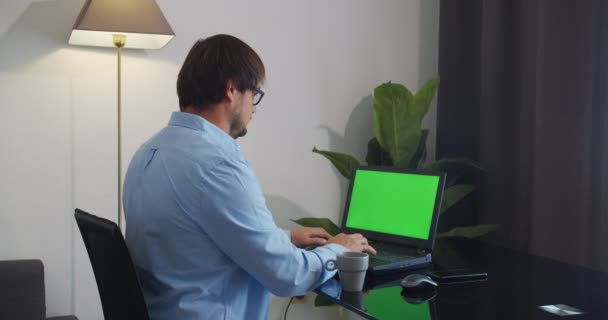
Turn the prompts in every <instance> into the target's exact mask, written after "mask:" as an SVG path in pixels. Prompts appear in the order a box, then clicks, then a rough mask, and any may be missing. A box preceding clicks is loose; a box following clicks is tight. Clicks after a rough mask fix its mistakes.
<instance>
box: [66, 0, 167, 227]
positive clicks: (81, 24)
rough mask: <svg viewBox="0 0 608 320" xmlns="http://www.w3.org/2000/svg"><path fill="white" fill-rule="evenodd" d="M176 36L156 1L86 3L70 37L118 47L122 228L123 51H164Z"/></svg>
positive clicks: (97, 0) (73, 42) (96, 0)
mask: <svg viewBox="0 0 608 320" xmlns="http://www.w3.org/2000/svg"><path fill="white" fill-rule="evenodd" d="M174 36H175V34H174V33H173V30H172V29H171V26H170V25H169V23H168V22H167V20H166V19H165V17H164V16H163V13H162V12H161V11H160V8H159V7H158V5H157V4H156V2H155V1H154V0H86V2H85V4H84V6H83V7H82V10H81V11H80V14H79V15H78V19H76V23H74V27H73V28H72V34H71V35H70V40H69V43H70V44H71V45H83V46H96V47H114V48H116V51H117V56H118V81H117V84H118V86H117V87H118V108H117V120H118V121H117V124H118V188H117V189H118V200H117V201H118V203H117V211H118V212H117V223H118V226H119V227H121V228H122V222H121V221H122V169H121V167H122V147H121V134H122V132H121V131H122V130H121V128H122V123H121V74H120V72H121V71H120V69H121V61H120V60H121V50H122V48H132V49H160V48H162V47H164V46H165V45H166V44H167V43H169V41H171V39H173V37H174Z"/></svg>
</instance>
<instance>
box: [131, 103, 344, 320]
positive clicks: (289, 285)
mask: <svg viewBox="0 0 608 320" xmlns="http://www.w3.org/2000/svg"><path fill="white" fill-rule="evenodd" d="M124 209H125V216H126V222H127V229H126V241H127V245H128V247H129V250H130V253H131V256H132V258H133V262H134V264H135V267H136V269H137V272H138V275H139V279H140V282H141V285H142V289H143V292H144V297H145V300H146V304H147V306H148V311H149V313H150V316H151V318H152V319H181V320H188V319H197V320H200V319H267V318H268V303H269V295H270V293H273V294H275V295H278V296H294V295H303V294H305V293H306V292H308V291H311V290H312V289H314V288H316V287H318V286H319V285H321V284H322V283H323V282H324V281H326V280H328V279H329V278H331V277H332V276H333V275H334V273H335V271H333V272H329V271H325V269H324V268H323V265H324V262H325V261H327V260H329V259H334V258H335V257H336V254H338V253H341V252H344V251H347V249H346V248H345V247H343V246H341V245H338V244H329V245H326V246H322V247H318V248H316V249H314V250H310V251H306V250H302V249H299V248H297V247H295V246H294V245H293V244H292V243H291V239H290V236H289V233H288V232H286V231H285V230H282V229H280V228H278V227H277V226H276V225H275V223H274V221H273V219H272V215H271V213H270V211H269V210H268V208H267V207H266V203H265V200H264V196H263V194H262V190H261V189H260V186H259V183H258V180H257V178H256V176H255V174H254V173H253V170H252V168H251V166H250V165H249V163H248V162H247V160H245V158H244V157H243V156H242V155H241V154H240V149H239V145H238V143H237V142H236V141H235V140H234V139H233V138H232V137H230V136H229V135H228V134H226V133H225V132H224V131H222V130H221V129H219V128H218V127H216V126H215V125H213V124H211V123H210V122H208V121H206V120H205V119H203V118H202V117H199V116H197V115H193V114H189V113H182V112H175V113H173V114H172V115H171V120H170V121H169V125H168V126H167V127H165V128H164V129H162V130H161V131H160V132H159V133H157V134H156V135H155V136H153V137H152V138H151V139H150V140H149V141H148V142H146V143H144V144H143V145H142V146H141V147H140V148H139V149H138V150H137V152H136V153H135V155H134V157H133V159H132V160H131V163H130V165H129V169H128V171H127V175H126V178H125V184H124Z"/></svg>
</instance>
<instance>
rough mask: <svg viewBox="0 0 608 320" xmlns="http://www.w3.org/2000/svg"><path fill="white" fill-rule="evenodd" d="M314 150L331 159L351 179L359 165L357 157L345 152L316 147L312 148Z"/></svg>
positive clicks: (339, 170)
mask: <svg viewBox="0 0 608 320" xmlns="http://www.w3.org/2000/svg"><path fill="white" fill-rule="evenodd" d="M312 152H315V153H318V154H320V155H322V156H324V157H325V158H327V159H328V160H329V161H331V163H332V164H333V165H334V166H335V167H336V169H337V170H338V172H340V174H341V175H343V176H344V177H345V178H346V179H349V180H350V176H351V175H352V172H353V168H354V167H357V166H359V161H357V159H355V158H353V156H351V155H348V154H345V153H340V152H333V151H324V150H319V149H317V148H316V147H313V148H312Z"/></svg>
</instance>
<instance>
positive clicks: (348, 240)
mask: <svg viewBox="0 0 608 320" xmlns="http://www.w3.org/2000/svg"><path fill="white" fill-rule="evenodd" d="M329 243H337V244H341V245H343V246H345V247H346V248H347V249H348V250H350V251H354V252H369V253H371V254H376V249H374V248H373V247H372V246H370V245H369V244H368V243H367V239H366V238H365V237H364V236H363V235H362V234H360V233H354V234H346V233H340V234H339V235H337V236H335V237H332V238H330V239H329V240H328V241H327V244H329Z"/></svg>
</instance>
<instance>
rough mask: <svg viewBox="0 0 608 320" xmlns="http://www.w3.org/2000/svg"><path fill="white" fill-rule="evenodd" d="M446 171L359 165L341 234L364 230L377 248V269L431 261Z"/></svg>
mask: <svg viewBox="0 0 608 320" xmlns="http://www.w3.org/2000/svg"><path fill="white" fill-rule="evenodd" d="M444 185H445V173H438V172H429V171H422V170H416V169H406V168H393V167H372V166H363V167H356V168H355V169H354V170H353V174H352V177H351V180H350V186H349V188H348V194H347V198H346V203H345V206H344V214H343V216H342V226H341V230H342V232H346V233H361V234H363V235H364V236H365V237H366V238H367V239H368V241H369V243H370V245H371V246H373V247H374V249H376V251H377V252H378V253H377V254H376V255H370V260H369V271H371V272H372V273H391V272H402V271H407V270H411V269H417V268H422V267H426V266H428V265H429V264H430V263H431V252H432V250H433V245H434V243H435V235H436V231H437V222H438V220H439V211H440V208H441V199H442V196H443V189H444Z"/></svg>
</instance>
